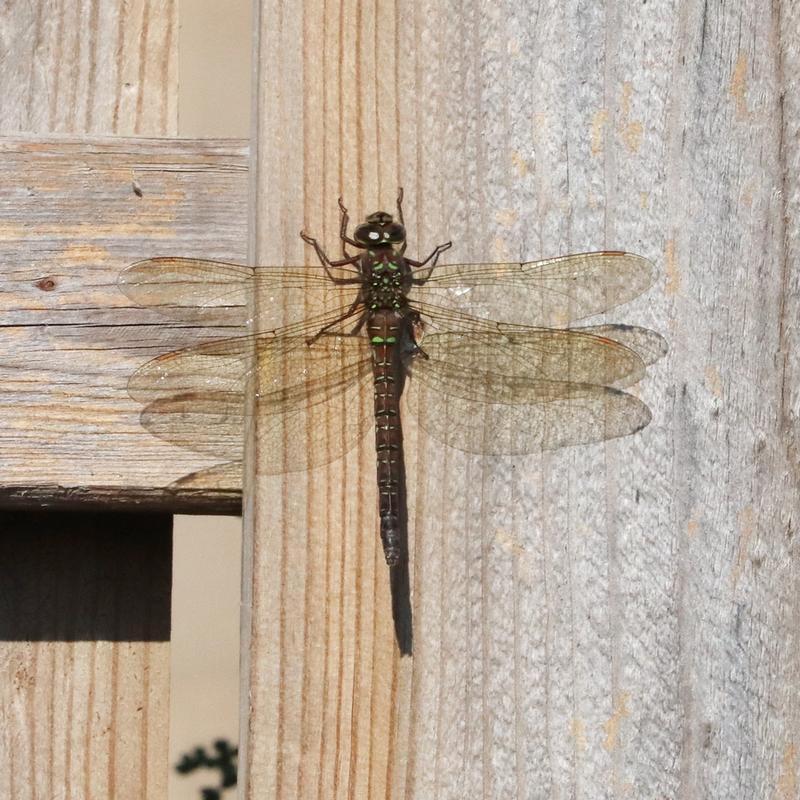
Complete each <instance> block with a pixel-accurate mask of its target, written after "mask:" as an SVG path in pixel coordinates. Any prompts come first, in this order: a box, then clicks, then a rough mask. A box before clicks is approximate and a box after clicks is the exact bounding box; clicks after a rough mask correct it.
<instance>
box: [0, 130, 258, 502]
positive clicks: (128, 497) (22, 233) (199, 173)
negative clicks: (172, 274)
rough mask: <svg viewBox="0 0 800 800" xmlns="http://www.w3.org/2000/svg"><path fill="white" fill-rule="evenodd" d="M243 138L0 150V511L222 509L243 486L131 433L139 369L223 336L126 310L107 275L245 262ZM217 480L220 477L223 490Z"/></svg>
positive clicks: (37, 143)
mask: <svg viewBox="0 0 800 800" xmlns="http://www.w3.org/2000/svg"><path fill="white" fill-rule="evenodd" d="M246 159H247V149H246V146H245V144H244V143H242V142H240V141H213V140H211V141H200V140H184V141H175V140H168V139H164V140H157V139H103V138H96V139H88V140H80V141H79V140H73V139H59V138H18V139H5V140H2V141H0V163H2V166H3V175H4V179H3V183H2V186H0V259H2V261H1V262H0V263H2V265H3V267H2V274H0V325H1V326H2V327H1V328H0V386H2V391H0V504H3V505H26V504H30V503H31V502H32V501H34V500H35V502H36V503H37V504H45V505H51V506H69V507H74V506H76V505H86V504H100V505H104V506H105V505H107V504H109V503H115V504H125V505H128V506H131V507H139V508H148V509H157V508H162V509H170V510H175V511H177V510H180V511H183V512H189V511H207V512H211V511H217V512H220V513H235V512H236V511H237V510H238V507H239V503H240V500H239V497H240V487H239V486H238V485H225V480H226V479H225V477H224V473H220V475H221V477H220V478H219V479H216V478H215V479H212V480H210V481H206V482H205V483H204V484H203V488H202V489H197V488H194V489H176V488H174V487H172V486H171V484H173V483H174V482H175V481H176V480H178V479H180V478H182V477H184V476H186V475H188V474H191V473H194V472H197V471H200V470H204V469H205V468H208V467H212V466H213V465H214V464H215V460H214V458H211V457H207V456H199V455H197V454H195V453H192V452H191V451H189V450H187V449H182V448H179V447H176V446H174V445H171V444H169V443H167V442H165V441H162V440H160V439H158V438H156V437H155V436H153V435H152V434H150V433H148V432H147V431H146V430H145V429H144V428H143V427H142V426H141V425H140V420H139V416H140V412H141V406H140V404H138V403H137V402H136V401H135V400H133V399H132V398H131V397H130V396H129V394H128V392H127V382H128V379H129V377H130V375H131V373H132V372H133V371H134V370H135V369H136V367H138V366H139V365H141V364H143V363H145V362H146V361H147V360H148V359H150V358H152V357H154V356H156V355H159V354H161V353H165V352H168V351H171V350H174V349H177V348H180V347H183V346H188V345H190V344H192V343H196V342H200V341H204V340H208V339H210V338H220V337H223V336H229V335H234V334H236V333H239V332H241V331H240V329H239V328H238V327H236V326H230V325H228V326H219V325H218V326H217V327H204V326H202V325H198V324H192V323H189V322H186V321H179V320H174V319H169V318H167V317H164V316H162V315H160V314H158V313H156V312H155V311H153V310H152V309H144V308H141V307H137V306H136V305H135V304H133V303H132V302H131V301H130V300H129V299H128V298H127V297H126V296H125V295H124V294H123V293H122V292H121V291H120V289H119V286H118V278H119V274H120V272H121V271H122V270H123V269H124V268H125V267H126V266H127V265H128V264H130V263H131V262H133V261H136V260H138V259H141V258H147V257H151V256H156V255H195V256H199V255H203V256H206V257H212V258H214V257H216V258H223V257H224V258H227V259H230V260H240V261H242V260H244V256H245V248H246V222H247V213H246V197H247V194H246V193H247V160H246ZM228 483H230V481H228Z"/></svg>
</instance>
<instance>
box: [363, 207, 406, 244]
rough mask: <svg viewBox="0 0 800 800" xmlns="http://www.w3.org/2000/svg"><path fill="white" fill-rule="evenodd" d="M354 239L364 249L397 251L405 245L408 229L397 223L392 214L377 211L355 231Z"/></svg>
mask: <svg viewBox="0 0 800 800" xmlns="http://www.w3.org/2000/svg"><path fill="white" fill-rule="evenodd" d="M353 238H354V239H355V240H356V242H358V244H360V245H362V246H363V247H391V248H392V249H393V250H395V249H397V248H398V247H400V246H402V245H403V244H404V243H405V240H406V229H405V228H404V227H403V226H402V225H401V224H400V223H399V222H395V221H394V217H393V216H392V215H391V214H388V213H387V212H386V211H376V212H375V213H374V214H370V215H369V216H368V217H367V219H366V221H365V222H362V223H361V224H360V225H359V226H358V227H357V228H356V229H355V231H354V233H353Z"/></svg>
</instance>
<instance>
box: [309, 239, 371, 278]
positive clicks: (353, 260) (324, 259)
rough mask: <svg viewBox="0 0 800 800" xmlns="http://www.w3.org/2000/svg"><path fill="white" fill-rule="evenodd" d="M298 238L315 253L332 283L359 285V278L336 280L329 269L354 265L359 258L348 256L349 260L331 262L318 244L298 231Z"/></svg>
mask: <svg viewBox="0 0 800 800" xmlns="http://www.w3.org/2000/svg"><path fill="white" fill-rule="evenodd" d="M300 238H301V239H302V240H303V241H304V242H305V243H306V244H310V245H311V246H312V247H313V248H314V250H315V251H316V253H317V258H318V259H319V260H320V262H321V263H322V267H323V269H324V270H325V274H326V275H327V276H328V277H329V278H330V279H331V280H332V281H333V282H334V283H361V280H360V278H337V277H336V276H335V275H334V274H333V273H332V272H331V270H330V268H331V267H344V266H347V265H353V264H355V263H356V262H357V261H358V260H359V258H361V256H358V255H355V256H350V258H342V259H340V260H339V261H331V260H330V259H329V258H328V256H327V255H325V251H324V250H323V249H322V248H321V247H320V246H319V242H318V241H317V240H316V239H315V238H314V237H313V236H309V235H308V234H307V233H306V232H305V231H300Z"/></svg>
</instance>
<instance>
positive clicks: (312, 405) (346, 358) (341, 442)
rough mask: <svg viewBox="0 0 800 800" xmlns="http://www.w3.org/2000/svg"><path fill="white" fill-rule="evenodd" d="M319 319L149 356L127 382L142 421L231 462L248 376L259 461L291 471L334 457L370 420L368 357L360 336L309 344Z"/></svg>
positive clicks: (238, 447) (237, 448)
mask: <svg viewBox="0 0 800 800" xmlns="http://www.w3.org/2000/svg"><path fill="white" fill-rule="evenodd" d="M325 319H326V317H321V318H318V319H316V320H313V321H311V320H309V321H307V322H306V323H304V324H303V325H297V326H290V327H289V328H284V329H281V332H280V335H272V334H257V335H255V336H242V337H236V338H232V339H224V340H220V341H216V342H210V343H207V344H202V345H198V346H196V347H191V348H187V349H185V350H180V351H177V352H174V353H168V354H166V355H163V356H160V357H158V358H156V359H153V360H152V361H150V362H148V363H147V364H145V365H144V366H142V367H141V368H140V369H139V370H137V372H135V373H134V375H133V376H132V377H131V380H130V383H129V391H130V394H131V395H132V396H133V397H134V398H135V399H137V400H139V401H141V402H143V403H145V404H146V405H145V408H144V410H143V412H142V416H141V419H142V424H143V425H144V426H145V427H146V428H147V429H148V430H149V431H150V432H152V433H153V434H155V435H156V436H159V437H160V438H162V439H165V440H167V441H170V442H172V443H174V444H177V445H179V446H182V447H187V448H189V449H191V450H194V451H196V452H201V453H205V454H207V455H213V456H217V457H219V458H221V459H225V460H226V461H238V460H241V458H242V453H243V442H244V434H245V428H246V424H247V423H248V422H249V420H248V417H247V414H248V412H247V405H246V403H245V390H246V387H247V385H248V380H249V379H250V378H251V376H252V380H253V385H254V387H255V391H256V394H257V401H256V412H257V413H258V414H259V415H260V418H259V420H260V423H259V426H258V433H259V437H260V441H261V452H262V454H263V456H262V459H261V461H260V464H259V468H260V469H261V470H262V471H264V472H266V473H279V472H294V471H299V470H306V469H311V468H313V467H316V466H319V465H321V464H326V463H329V462H330V461H334V460H336V459H337V458H339V457H340V456H341V455H343V454H344V453H345V452H347V451H348V450H349V449H350V448H352V447H353V446H354V445H355V444H356V443H357V442H358V441H359V440H360V439H361V438H362V436H363V435H364V434H365V433H366V432H367V431H368V430H369V429H370V427H371V424H372V405H371V391H370V387H371V383H370V381H369V375H370V373H371V362H370V352H369V343H368V342H367V340H366V339H365V338H364V337H362V336H343V335H339V334H327V335H324V336H321V337H320V338H319V339H317V340H316V341H315V342H313V343H312V344H310V345H309V334H313V333H315V332H317V331H318V330H319V323H320V321H324V320H325ZM254 365H255V366H254ZM254 370H255V372H253V371H254Z"/></svg>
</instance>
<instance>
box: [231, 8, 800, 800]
mask: <svg viewBox="0 0 800 800" xmlns="http://www.w3.org/2000/svg"><path fill="white" fill-rule="evenodd" d="M771 13H772V16H771V15H770V13H767V12H766V11H765V9H764V7H763V4H756V3H745V4H737V5H735V6H731V5H722V4H706V3H702V2H699V0H698V1H697V2H689V3H685V4H682V5H677V4H666V5H663V4H662V5H659V6H658V7H657V8H656V7H655V6H654V5H653V4H651V3H647V4H638V5H636V6H625V7H624V8H623V6H622V5H614V4H610V5H609V4H594V5H592V4H589V5H587V4H582V5H580V6H571V5H569V4H566V5H565V4H563V3H559V2H545V3H539V4H531V3H518V2H514V3H512V2H501V3H491V4H487V3H480V2H474V3H467V4H466V5H465V4H460V5H458V7H455V6H448V5H446V4H438V5H437V4H425V5H419V4H418V5H413V4H412V5H408V4H406V5H403V4H400V5H398V4H394V5H392V4H378V6H377V7H376V6H373V5H370V6H368V7H366V6H364V4H356V3H349V4H344V5H342V6H332V5H330V4H326V5H324V6H323V5H321V4H318V3H286V2H280V0H274V2H264V3H261V4H260V15H261V16H260V27H259V30H258V33H259V36H260V41H259V47H258V51H257V52H258V53H259V62H258V64H257V66H256V71H255V85H256V86H257V87H258V109H259V116H258V124H257V128H256V130H257V141H256V142H255V143H254V146H256V147H257V148H258V149H257V151H256V152H255V161H254V163H255V169H256V172H255V184H254V187H255V190H256V195H255V198H254V202H255V203H256V211H257V214H256V222H257V224H256V227H255V229H254V231H253V234H254V240H253V249H252V252H253V254H254V255H255V256H256V258H257V259H258V260H260V261H266V262H268V263H281V262H282V261H287V260H290V261H291V262H295V261H296V260H299V259H300V258H301V257H302V249H301V245H300V243H299V242H298V241H297V239H296V234H295V231H296V230H297V227H298V222H301V221H302V223H303V225H304V226H305V227H306V229H307V230H309V231H310V232H312V233H313V234H314V235H316V236H317V237H319V238H320V240H321V241H323V242H325V243H326V245H327V246H328V248H329V249H330V250H331V251H332V252H335V251H336V242H335V237H336V231H337V210H336V198H337V196H339V195H340V194H342V195H344V198H345V200H346V202H347V203H348V205H349V206H350V207H351V210H352V212H353V214H354V217H357V216H359V215H360V214H361V213H363V212H368V211H372V210H374V209H375V208H376V207H384V208H385V207H387V206H391V203H392V202H393V199H394V195H395V191H396V186H397V185H398V184H399V183H402V184H403V185H404V186H405V188H406V192H407V195H406V196H407V201H408V205H407V222H408V227H409V231H410V234H411V236H412V237H413V238H412V246H411V248H410V251H409V252H410V253H411V254H414V253H415V251H417V248H418V249H419V252H422V253H424V252H427V251H428V250H429V249H430V248H431V247H432V246H433V245H434V244H435V243H436V242H438V241H440V240H442V239H446V238H451V237H452V238H453V239H454V241H455V246H454V248H453V250H452V251H451V252H449V253H448V254H447V255H448V256H449V257H451V258H452V259H453V260H457V261H464V262H468V261H480V260H484V259H485V260H487V261H496V260H505V259H508V258H536V257H544V256H548V255H556V254H559V253H563V252H570V251H581V250H587V249H596V248H603V247H620V248H624V249H628V250H633V251H636V252H640V253H642V254H643V255H645V256H647V257H649V258H651V259H652V260H654V261H655V262H656V264H657V265H658V267H659V270H660V274H661V278H660V280H659V282H658V283H657V285H656V287H655V288H654V290H652V291H650V292H649V293H648V294H647V295H645V296H643V297H642V298H641V299H640V300H638V301H636V302H634V303H631V304H630V305H628V306H625V307H624V308H619V309H616V310H615V312H614V314H613V315H612V317H611V318H612V319H613V320H615V321H623V322H629V323H638V324H644V325H647V326H649V327H651V328H655V329H657V330H659V331H661V332H662V333H663V334H664V335H665V336H666V337H667V338H668V339H669V341H670V346H671V352H670V355H669V356H668V358H667V359H665V360H664V361H662V362H661V363H660V364H659V365H657V366H656V367H655V368H654V369H653V370H651V372H650V375H649V377H648V379H647V380H645V381H644V382H643V383H642V385H641V386H640V388H639V391H640V395H641V397H642V398H643V399H644V400H645V401H646V402H647V403H648V404H649V405H650V406H651V408H652V409H653V412H654V419H653V422H652V423H651V425H650V426H649V427H648V428H647V429H646V430H645V431H643V432H642V433H641V434H640V435H637V436H634V437H630V438H627V439H622V440H618V441H614V442H609V443H607V444H604V445H597V446H592V447H584V448H573V449H570V450H564V451H559V452H555V453H550V454H548V455H546V456H544V457H539V456H532V457H530V458H518V459H484V458H478V457H471V456H465V455H464V454H461V453H458V452H455V451H447V450H445V449H444V448H442V447H440V446H437V445H436V444H435V443H432V442H430V441H428V440H427V439H426V438H424V437H423V436H422V435H421V434H420V433H419V432H418V431H417V430H416V429H415V428H414V425H413V421H412V420H410V419H408V418H406V421H405V425H406V429H407V430H406V442H407V458H408V464H409V475H410V479H409V482H410V486H409V502H410V506H411V512H410V517H411V520H412V531H411V535H412V539H413V547H412V555H413V563H412V580H413V590H414V597H413V607H414V615H415V648H414V656H413V660H411V659H403V660H401V659H399V658H398V657H397V655H396V653H395V652H394V650H393V643H392V641H391V623H390V619H389V610H388V600H387V594H388V588H387V583H388V581H387V574H386V569H385V567H384V566H383V564H382V563H381V562H382V559H381V555H380V553H379V546H378V544H377V520H376V513H375V508H376V500H375V489H374V480H375V479H374V454H373V453H372V452H370V450H371V446H369V445H365V447H364V449H363V450H362V451H360V452H354V453H353V454H351V455H350V456H348V457H347V459H345V461H344V462H343V463H338V464H336V465H333V466H331V467H330V468H327V469H323V470H319V471H317V472H315V473H313V474H312V475H310V476H303V475H297V474H293V475H291V476H288V477H287V478H286V479H285V480H280V479H274V478H268V477H265V476H263V475H259V474H258V469H259V459H258V437H257V430H256V437H255V448H254V456H255V457H254V463H253V464H252V466H251V472H252V473H253V475H258V478H257V479H254V480H252V481H251V483H250V484H249V487H250V490H249V491H248V492H246V497H247V502H248V503H250V504H251V505H249V506H248V512H249V513H248V526H249V527H248V529H249V533H248V536H247V541H246V552H245V562H244V563H245V584H244V585H245V588H246V590H247V591H248V592H249V594H248V595H247V596H246V598H245V609H244V613H245V616H244V629H245V633H246V639H245V642H244V647H243V668H244V675H245V679H246V684H245V686H244V689H243V703H242V712H243V715H246V716H247V719H246V720H245V721H244V727H243V732H244V735H243V741H242V754H243V759H244V761H245V762H246V766H245V768H244V769H245V774H244V775H243V779H242V784H243V786H244V789H245V792H246V796H247V797H248V798H260V797H274V798H279V799H280V798H290V797H291V798H298V797H302V798H306V797H307V798H312V797H313V798H316V797H320V796H324V797H326V798H350V797H359V798H373V797H374V798H377V797H380V798H385V797H392V798H406V800H408V798H419V800H422V798H425V800H427V798H431V797H481V798H489V797H518V798H533V797H537V798H538V797H551V796H556V795H558V796H562V795H563V796H565V797H566V796H569V797H572V796H574V797H587V798H595V797H636V798H638V797H681V798H694V797H704V798H706V797H714V798H728V797H778V798H782V799H783V798H790V797H794V796H795V795H796V791H797V785H798V777H797V773H798V746H797V743H798V737H800V701H798V697H800V693H798V691H797V690H798V683H799V682H800V650H798V648H797V646H796V634H795V630H796V621H797V618H798V615H799V614H800V608H798V603H799V602H800V600H798V598H800V594H798V592H797V586H798V567H797V556H796V540H797V537H796V535H794V532H795V529H796V520H797V518H798V511H799V509H798V485H797V456H796V440H797V429H796V428H797V414H796V413H795V412H794V411H793V409H796V407H797V389H796V387H797V381H796V376H797V366H796V364H797V354H796V346H797V336H796V327H797V326H796V324H795V319H796V315H797V270H796V263H795V262H796V259H794V260H793V259H792V256H793V255H796V254H795V253H794V250H795V249H796V248H795V246H794V244H793V243H794V241H795V239H796V238H797V237H796V230H797V190H796V187H797V178H798V171H797V165H798V157H797V137H796V128H797V113H798V106H797V103H798V101H797V97H798V94H797V84H796V79H795V78H794V75H796V74H797V69H796V67H797V63H796V62H797V39H796V36H794V31H795V30H796V25H797V22H798V20H797V19H796V18H795V17H796V16H797V15H796V13H794V12H792V11H790V10H789V9H788V8H784V9H782V11H781V13H780V14H777V12H775V10H774V9H773V11H772V12H771ZM776 14H777V16H776ZM787 247H788V248H789V249H788V250H787ZM250 491H252V495H250V493H249V492H250Z"/></svg>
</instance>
